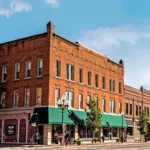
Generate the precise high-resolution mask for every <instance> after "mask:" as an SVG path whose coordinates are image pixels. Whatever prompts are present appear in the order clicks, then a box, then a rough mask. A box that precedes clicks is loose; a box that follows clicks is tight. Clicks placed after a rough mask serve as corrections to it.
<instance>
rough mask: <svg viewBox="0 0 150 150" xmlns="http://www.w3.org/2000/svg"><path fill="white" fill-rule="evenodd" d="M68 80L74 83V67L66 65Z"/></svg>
mask: <svg viewBox="0 0 150 150" xmlns="http://www.w3.org/2000/svg"><path fill="white" fill-rule="evenodd" d="M66 79H67V80H71V81H74V66H72V65H68V64H67V65H66Z"/></svg>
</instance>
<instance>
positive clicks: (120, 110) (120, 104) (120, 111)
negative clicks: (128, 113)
mask: <svg viewBox="0 0 150 150" xmlns="http://www.w3.org/2000/svg"><path fill="white" fill-rule="evenodd" d="M121 113H122V103H121V102H119V114H121Z"/></svg>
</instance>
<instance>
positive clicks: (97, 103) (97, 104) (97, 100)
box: [95, 97, 99, 109]
mask: <svg viewBox="0 0 150 150" xmlns="http://www.w3.org/2000/svg"><path fill="white" fill-rule="evenodd" d="M95 101H96V106H97V109H98V108H99V99H98V97H96V98H95Z"/></svg>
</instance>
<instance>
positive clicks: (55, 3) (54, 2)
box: [44, 0, 59, 8]
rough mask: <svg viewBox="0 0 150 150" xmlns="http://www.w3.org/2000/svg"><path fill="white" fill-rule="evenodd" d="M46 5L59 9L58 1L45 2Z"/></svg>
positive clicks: (47, 0) (49, 0)
mask: <svg viewBox="0 0 150 150" xmlns="http://www.w3.org/2000/svg"><path fill="white" fill-rule="evenodd" d="M44 2H45V3H46V4H50V5H51V6H52V8H58V7H59V1H58V0H44Z"/></svg>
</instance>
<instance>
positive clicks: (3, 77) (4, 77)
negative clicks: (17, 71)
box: [2, 66, 7, 82]
mask: <svg viewBox="0 0 150 150" xmlns="http://www.w3.org/2000/svg"><path fill="white" fill-rule="evenodd" d="M6 76H7V67H6V66H2V82H6Z"/></svg>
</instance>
